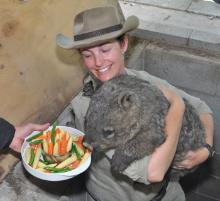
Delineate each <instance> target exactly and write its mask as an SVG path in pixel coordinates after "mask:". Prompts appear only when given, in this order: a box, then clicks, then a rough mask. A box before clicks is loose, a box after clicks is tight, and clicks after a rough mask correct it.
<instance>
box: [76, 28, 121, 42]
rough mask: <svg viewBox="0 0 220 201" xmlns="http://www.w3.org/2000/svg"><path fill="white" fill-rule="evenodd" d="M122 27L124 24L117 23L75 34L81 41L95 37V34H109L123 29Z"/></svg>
mask: <svg viewBox="0 0 220 201" xmlns="http://www.w3.org/2000/svg"><path fill="white" fill-rule="evenodd" d="M122 27H123V26H122V24H117V25H114V26H111V27H107V28H104V29H99V30H96V31H91V32H87V33H83V34H78V35H75V36H74V40H75V41H79V40H84V39H88V38H92V37H95V36H101V35H104V34H108V33H111V32H114V31H118V30H120V29H122Z"/></svg>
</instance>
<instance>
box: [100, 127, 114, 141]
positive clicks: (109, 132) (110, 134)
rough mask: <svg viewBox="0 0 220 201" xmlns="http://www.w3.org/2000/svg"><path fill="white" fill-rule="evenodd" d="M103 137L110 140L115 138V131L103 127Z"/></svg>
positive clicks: (111, 128)
mask: <svg viewBox="0 0 220 201" xmlns="http://www.w3.org/2000/svg"><path fill="white" fill-rule="evenodd" d="M103 136H104V137H105V138H108V139H110V138H112V137H114V136H115V129H114V128H113V127H104V128H103Z"/></svg>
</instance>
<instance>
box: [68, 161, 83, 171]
mask: <svg viewBox="0 0 220 201" xmlns="http://www.w3.org/2000/svg"><path fill="white" fill-rule="evenodd" d="M79 164H80V160H76V161H74V162H73V163H71V164H70V165H69V166H68V167H69V168H71V169H75V168H77V167H78V166H79Z"/></svg>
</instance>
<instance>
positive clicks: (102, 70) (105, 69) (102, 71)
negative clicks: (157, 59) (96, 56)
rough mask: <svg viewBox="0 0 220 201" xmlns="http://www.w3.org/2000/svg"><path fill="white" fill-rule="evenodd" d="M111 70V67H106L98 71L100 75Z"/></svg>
mask: <svg viewBox="0 0 220 201" xmlns="http://www.w3.org/2000/svg"><path fill="white" fill-rule="evenodd" d="M108 69H109V67H105V68H102V69H99V70H98V71H99V72H100V73H104V72H105V71H107V70H108Z"/></svg>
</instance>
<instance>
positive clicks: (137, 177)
mask: <svg viewBox="0 0 220 201" xmlns="http://www.w3.org/2000/svg"><path fill="white" fill-rule="evenodd" d="M148 160H149V157H148V156H145V157H144V158H142V159H140V160H137V161H134V162H133V163H132V164H131V165H130V166H128V168H126V169H125V170H124V172H123V174H124V175H126V176H128V177H129V178H130V179H132V180H133V181H136V182H140V183H144V184H146V185H148V184H150V182H149V181H148V180H147V165H148Z"/></svg>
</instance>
